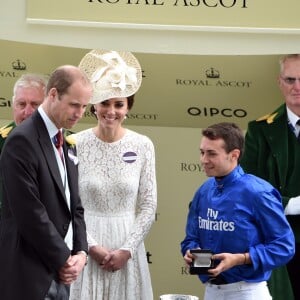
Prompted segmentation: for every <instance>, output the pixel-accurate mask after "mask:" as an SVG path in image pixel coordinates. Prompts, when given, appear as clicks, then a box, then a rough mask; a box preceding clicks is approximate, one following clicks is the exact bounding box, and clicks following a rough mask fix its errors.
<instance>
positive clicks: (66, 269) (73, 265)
mask: <svg viewBox="0 0 300 300" xmlns="http://www.w3.org/2000/svg"><path fill="white" fill-rule="evenodd" d="M85 263H86V255H85V254H84V253H79V254H76V255H73V256H69V258H68V260H67V261H66V263H65V264H64V266H63V267H62V268H61V269H60V270H59V279H60V281H61V282H62V283H63V284H71V283H72V282H74V281H75V280H76V279H77V277H78V275H79V274H80V272H81V271H82V269H83V268H84V266H85Z"/></svg>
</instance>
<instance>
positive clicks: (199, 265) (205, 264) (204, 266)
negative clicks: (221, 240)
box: [190, 249, 215, 275]
mask: <svg viewBox="0 0 300 300" xmlns="http://www.w3.org/2000/svg"><path fill="white" fill-rule="evenodd" d="M190 253H191V254H193V255H194V256H195V259H194V260H193V262H192V263H191V265H190V274H192V275H195V274H196V275H199V274H207V273H208V272H207V271H208V270H209V269H212V268H214V267H215V265H214V261H213V260H212V259H211V257H212V255H213V253H212V252H211V250H208V249H191V250H190Z"/></svg>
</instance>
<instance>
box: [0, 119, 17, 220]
mask: <svg viewBox="0 0 300 300" xmlns="http://www.w3.org/2000/svg"><path fill="white" fill-rule="evenodd" d="M16 126H17V125H16V123H15V122H11V123H9V124H7V125H5V126H3V127H2V128H0V155H1V152H2V149H3V146H4V143H5V141H6V138H7V136H8V135H9V134H10V132H11V131H12V130H13V129H14V128H15V127H16ZM1 204H2V186H1V185H0V219H1Z"/></svg>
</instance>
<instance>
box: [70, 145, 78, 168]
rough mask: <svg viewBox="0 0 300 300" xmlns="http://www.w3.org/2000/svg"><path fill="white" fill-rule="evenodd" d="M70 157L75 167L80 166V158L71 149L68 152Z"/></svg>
mask: <svg viewBox="0 0 300 300" xmlns="http://www.w3.org/2000/svg"><path fill="white" fill-rule="evenodd" d="M68 157H69V159H70V160H71V161H72V162H73V163H74V165H75V166H76V165H78V157H77V156H76V155H75V154H74V153H73V151H72V150H71V149H69V150H68Z"/></svg>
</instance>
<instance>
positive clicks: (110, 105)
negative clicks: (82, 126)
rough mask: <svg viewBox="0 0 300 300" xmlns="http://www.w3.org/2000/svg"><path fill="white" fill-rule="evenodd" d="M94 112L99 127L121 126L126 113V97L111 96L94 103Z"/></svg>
mask: <svg viewBox="0 0 300 300" xmlns="http://www.w3.org/2000/svg"><path fill="white" fill-rule="evenodd" d="M94 107H95V113H96V116H97V119H98V122H99V123H100V126H101V127H104V128H112V129H113V128H117V127H119V126H121V124H122V122H123V120H124V118H125V116H126V114H127V113H128V102H127V98H126V97H123V98H111V99H108V100H106V101H103V102H101V103H97V104H95V105H94Z"/></svg>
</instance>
